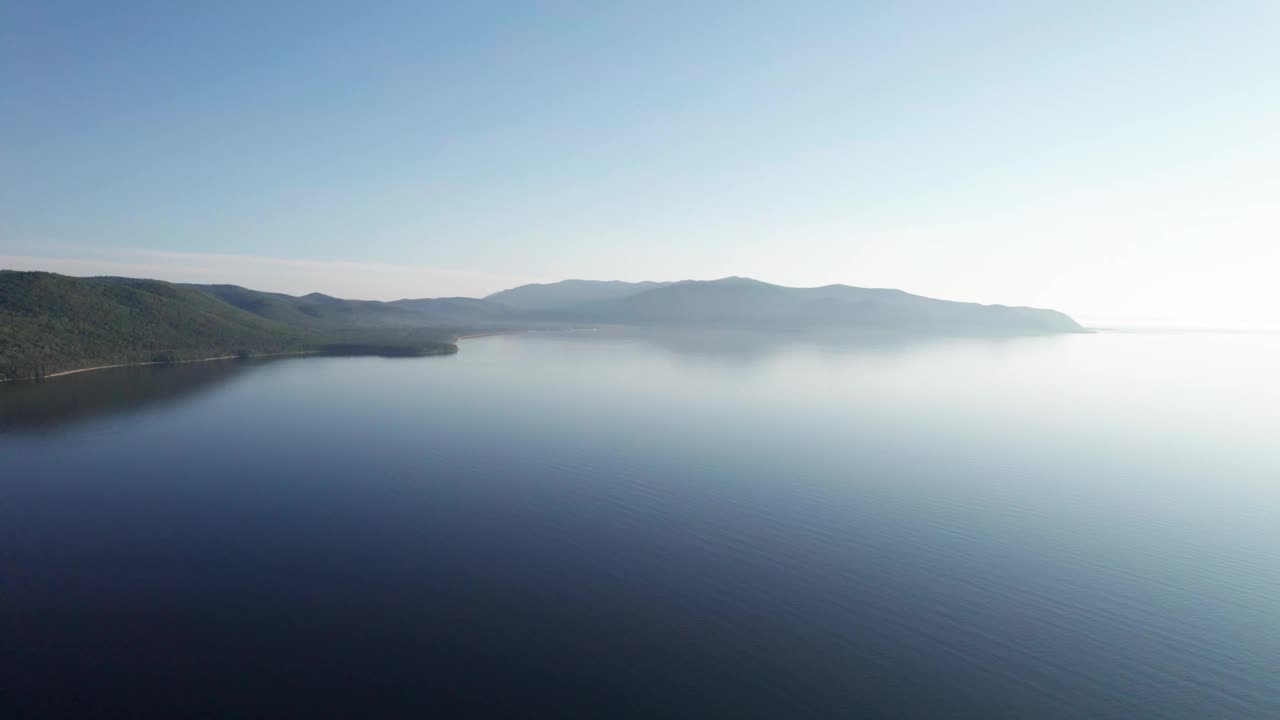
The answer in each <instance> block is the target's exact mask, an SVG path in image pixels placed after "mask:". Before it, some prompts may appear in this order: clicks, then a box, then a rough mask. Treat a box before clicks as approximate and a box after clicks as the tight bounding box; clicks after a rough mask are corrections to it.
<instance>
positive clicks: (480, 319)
mask: <svg viewBox="0 0 1280 720" xmlns="http://www.w3.org/2000/svg"><path fill="white" fill-rule="evenodd" d="M389 304H390V305H392V306H395V307H399V308H403V309H405V310H410V311H413V312H414V313H417V314H418V316H419V318H425V319H427V320H428V321H432V322H436V323H440V324H476V323H481V324H483V323H502V322H509V321H511V320H513V319H515V318H517V317H518V314H517V313H516V312H514V311H513V310H512V309H511V308H509V307H507V306H506V305H503V304H501V303H497V302H491V301H489V300H477V299H476V298H464V297H453V298H434V299H432V298H420V299H416V300H396V301H394V302H391V303H389Z"/></svg>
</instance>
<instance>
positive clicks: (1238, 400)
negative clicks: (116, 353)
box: [0, 331, 1280, 720]
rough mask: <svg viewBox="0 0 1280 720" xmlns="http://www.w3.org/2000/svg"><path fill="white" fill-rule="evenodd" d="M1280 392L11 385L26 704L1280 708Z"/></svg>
mask: <svg viewBox="0 0 1280 720" xmlns="http://www.w3.org/2000/svg"><path fill="white" fill-rule="evenodd" d="M1277 368H1280V336H1277V335H1248V334H1209V333H1189V334H1176V333H1167V334H1159V333H1140V332H1130V333H1123V332H1108V333H1100V334H1096V335H1075V336H1055V337H1034V338H1021V339H1004V340H978V339H954V340H916V341H905V340H894V339H889V338H875V339H871V338H864V339H846V340H825V341H822V342H814V341H807V340H803V339H800V338H795V337H768V336H752V335H737V334H735V335H714V334H713V335H699V334H694V333H677V334H656V333H636V334H623V333H618V332H607V331H601V332H580V333H538V334H526V335H512V336H497V337H486V338H477V339H472V340H466V341H463V342H462V344H461V352H460V353H459V354H458V355H456V356H449V357H434V358H418V359H384V358H294V359H275V360H261V361H248V362H240V361H224V362H215V363H204V364H191V365H181V366H171V367H145V368H130V369H119V370H109V371H102V372H96V373H85V374H81V375H73V376H67V377H63V378H59V379H56V380H52V381H47V382H44V383H26V384H8V385H4V386H0V619H2V620H3V626H4V640H3V650H2V651H0V657H3V667H2V668H0V671H2V673H3V675H2V676H0V677H3V680H2V681H0V682H2V683H3V685H2V686H0V712H3V714H4V715H5V717H23V716H26V715H32V714H37V713H39V712H42V711H43V712H58V711H72V710H74V711H76V712H77V713H78V714H79V715H80V716H83V717H95V716H104V715H106V714H108V710H109V709H110V710H112V711H114V712H115V714H118V715H126V716H127V715H128V714H129V713H130V712H138V713H140V712H144V711H146V712H160V713H165V712H168V713H170V714H171V715H172V716H173V717H198V716H208V717H273V716H282V715H288V716H315V715H338V716H346V717H360V716H369V717H376V716H382V717H386V716H392V715H397V716H413V717H420V716H428V715H431V714H435V715H436V716H459V715H468V714H471V715H479V714H480V713H490V714H495V715H497V716H510V717H560V716H564V715H567V714H569V713H575V714H581V715H584V716H593V717H601V718H611V717H646V718H671V717H681V718H684V717H688V718H709V717H731V718H745V717H761V718H834V717H885V718H916V717H918V718H984V719H991V718H1018V719H1020V720H1022V719H1028V718H1038V719H1042V720H1045V719H1047V720H1052V719H1056V718H1064V719H1065V718H1072V719H1075V718H1092V719H1104V718H1116V719H1117V720H1120V719H1125V720H1128V719H1132V718H1147V719H1152V718H1177V719H1186V720H1203V719H1204V718H1241V719H1244V718H1249V719H1251V720H1253V719H1257V718H1268V717H1272V718H1274V717H1280V378H1278V376H1277ZM6 705H8V706H9V709H8V710H7V711H6V710H5V709H4V708H5V706H6ZM86 709H88V710H86Z"/></svg>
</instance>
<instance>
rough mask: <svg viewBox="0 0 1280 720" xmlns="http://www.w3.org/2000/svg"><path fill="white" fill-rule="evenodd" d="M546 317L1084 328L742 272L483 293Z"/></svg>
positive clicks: (1061, 317) (1051, 318) (1020, 310)
mask: <svg viewBox="0 0 1280 720" xmlns="http://www.w3.org/2000/svg"><path fill="white" fill-rule="evenodd" d="M486 299H487V300H490V301H495V302H504V303H507V304H510V305H512V306H513V309H516V310H519V311H523V312H524V313H525V314H526V317H530V318H538V319H541V320H544V321H555V320H558V321H570V322H579V323H607V324H632V323H643V324H650V325H652V324H684V325H687V324H712V325H716V324H730V325H741V326H751V327H758V328H788V329H813V328H821V327H830V328H874V329H878V330H898V331H910V332H941V333H991V332H1008V333H1020V332H1021V333H1025V332H1084V331H1085V330H1084V328H1083V327H1081V326H1080V325H1079V324H1078V323H1076V322H1075V321H1074V320H1072V319H1071V318H1070V317H1068V316H1067V315H1065V314H1063V313H1061V312H1058V311H1056V310H1045V309H1040V308H1029V307H1010V306H1005V305H981V304H978V303H966V302H954V301H950V300H938V299H934V298H928V297H924V296H921V295H913V294H911V293H908V292H905V291H902V290H893V289H881V288H860V287H852V286H849V285H826V286H823V287H816V288H793V287H785V286H782V285H773V284H770V283H766V282H762V281H760V280H754V279H751V278H744V277H727V278H721V279H719V280H683V281H679V282H645V283H624V282H617V281H611V282H592V281H584V280H572V281H565V282H564V283H552V284H548V285H524V286H521V287H518V288H514V289H512V290H504V291H502V292H500V293H494V294H493V295H490V296H488V297H487V298H486Z"/></svg>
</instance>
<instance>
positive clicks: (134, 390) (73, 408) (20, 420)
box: [0, 360, 273, 432]
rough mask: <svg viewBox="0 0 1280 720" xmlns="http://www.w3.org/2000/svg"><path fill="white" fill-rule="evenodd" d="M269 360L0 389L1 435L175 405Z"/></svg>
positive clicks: (145, 369)
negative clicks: (2, 433)
mask: <svg viewBox="0 0 1280 720" xmlns="http://www.w3.org/2000/svg"><path fill="white" fill-rule="evenodd" d="M266 362H273V361H272V360H251V361H240V360H226V361H218V362H202V363H184V364H180V365H145V366H140V367H124V368H112V369H110V370H97V371H94V372H86V373H78V374H75V375H67V376H65V377H60V378H56V379H52V380H46V381H43V382H41V381H26V382H14V383H2V384H0V432H42V431H51V430H59V429H62V428H63V427H65V426H69V425H73V424H78V423H81V422H87V421H90V420H95V419H99V418H103V417H107V416H110V415H120V414H126V413H135V412H141V411H145V410H149V409H153V408H157V407H164V406H167V405H173V404H175V403H178V402H182V401H185V400H189V399H191V398H192V397H194V396H197V395H200V394H202V393H204V392H206V391H209V390H212V389H214V388H216V387H218V386H220V385H222V384H224V383H227V382H229V381H231V380H234V379H236V378H239V377H243V376H244V375H245V373H246V372H248V371H249V370H251V369H252V368H255V367H259V366H261V365H262V364H263V363H266Z"/></svg>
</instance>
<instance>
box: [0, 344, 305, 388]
mask: <svg viewBox="0 0 1280 720" xmlns="http://www.w3.org/2000/svg"><path fill="white" fill-rule="evenodd" d="M319 354H321V353H320V351H318V350H299V351H298V352H284V353H264V354H262V355H250V356H249V357H241V356H240V355H219V356H217V357H207V358H196V359H194V360H163V361H152V362H140V363H119V364H116V365H97V366H95V367H87V368H76V369H75V370H62V371H60V372H56V373H51V374H49V375H44V376H41V377H33V378H4V379H0V383H7V382H37V381H40V380H51V379H53V378H56V377H63V376H66V375H75V374H78V373H86V372H93V371H95V370H112V369H114V368H127V367H147V366H148V365H188V364H190V363H202V362H214V361H217V360H256V359H258V358H268V357H285V356H296V355H319Z"/></svg>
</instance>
